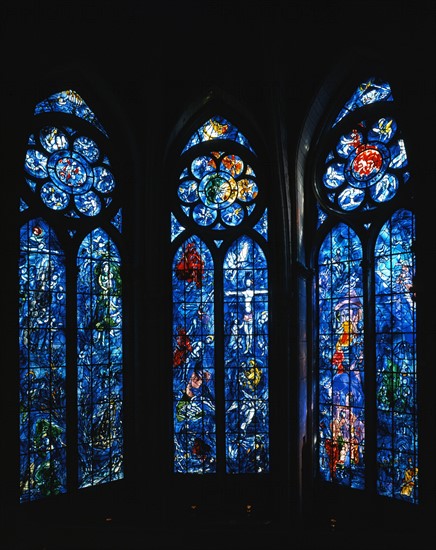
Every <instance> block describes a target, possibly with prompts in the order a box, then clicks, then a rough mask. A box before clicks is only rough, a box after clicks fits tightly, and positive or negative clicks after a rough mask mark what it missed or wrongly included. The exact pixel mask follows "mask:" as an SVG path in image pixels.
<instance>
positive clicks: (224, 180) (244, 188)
mask: <svg viewBox="0 0 436 550" xmlns="http://www.w3.org/2000/svg"><path fill="white" fill-rule="evenodd" d="M257 195H258V187H257V183H256V174H255V173H254V170H253V169H252V168H251V166H250V165H248V164H246V163H245V162H244V161H243V160H242V158H241V157H239V156H238V155H232V154H227V153H223V152H217V151H211V152H210V153H209V154H207V155H202V156H200V157H196V158H195V159H194V160H193V161H192V163H191V166H190V170H186V169H183V170H182V172H181V174H180V182H179V187H178V197H179V199H180V201H181V203H182V204H183V205H184V207H185V212H192V217H193V219H194V221H195V222H196V223H197V224H198V225H200V226H204V227H210V228H212V229H219V230H222V229H224V228H225V227H234V226H237V225H239V224H240V223H241V222H242V221H243V220H244V218H245V217H247V216H249V215H250V214H251V213H252V212H253V209H254V201H255V199H256V198H257Z"/></svg>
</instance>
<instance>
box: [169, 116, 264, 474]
mask: <svg viewBox="0 0 436 550" xmlns="http://www.w3.org/2000/svg"><path fill="white" fill-rule="evenodd" d="M228 140H232V141H234V142H236V143H239V144H240V145H243V146H244V147H246V148H247V153H248V150H249V151H251V152H253V150H252V148H251V146H250V144H249V143H248V141H247V140H246V138H245V137H244V136H243V135H242V134H241V133H240V132H239V130H238V129H237V128H236V127H234V126H233V125H232V124H230V123H229V122H228V121H227V120H225V119H224V118H222V117H218V116H217V117H213V118H211V119H209V120H208V121H207V122H206V123H204V124H203V125H202V126H201V127H200V128H199V129H198V130H197V131H196V132H194V134H193V135H192V137H191V139H190V140H189V142H188V144H187V146H186V147H185V149H184V151H183V152H185V151H187V150H188V149H191V148H195V147H196V146H197V145H199V144H203V147H202V148H201V150H199V151H198V152H199V154H198V155H197V156H194V157H193V160H190V161H189V166H185V167H184V168H182V170H181V172H180V176H179V182H178V188H177V197H178V199H179V207H180V210H179V212H178V213H177V215H175V214H173V213H172V214H171V241H174V240H175V239H176V238H177V237H179V236H180V235H181V234H182V233H183V232H188V231H189V227H190V226H191V225H192V221H193V222H195V223H196V224H197V231H198V232H199V236H196V235H191V236H190V237H187V238H185V241H184V242H183V244H182V245H181V246H180V247H179V248H178V249H177V250H176V252H175V255H174V260H173V275H172V279H173V384H174V386H173V391H174V409H173V411H174V413H173V414H174V448H175V455H174V471H175V472H177V473H214V472H216V471H217V464H216V457H217V447H221V448H222V449H224V448H225V449H226V451H225V453H224V452H223V454H224V456H223V458H225V462H226V472H227V473H265V472H268V470H269V411H268V344H269V342H268V338H269V336H268V268H267V262H266V257H265V253H264V251H263V250H262V249H261V247H260V245H259V244H257V243H255V242H254V241H253V240H252V239H251V238H248V237H247V236H239V238H238V237H236V236H234V237H233V239H234V240H233V244H232V243H230V246H229V243H228V241H226V240H225V239H226V237H227V234H228V232H229V230H231V231H232V232H234V231H235V230H238V229H239V228H240V227H241V226H242V225H243V224H246V225H249V224H250V221H251V220H253V221H252V223H251V228H252V229H254V230H255V231H257V232H258V233H259V234H260V236H261V237H263V240H264V242H265V241H266V240H267V236H268V216H267V209H265V210H264V212H263V214H262V216H261V217H260V218H259V217H257V216H256V213H258V210H256V208H258V206H257V199H258V194H259V192H260V190H259V183H258V181H257V177H256V173H255V170H254V169H253V167H252V166H251V165H249V164H248V163H247V162H246V159H245V157H243V155H242V154H241V153H240V148H238V154H233V153H231V152H230V151H229V149H231V143H228ZM207 142H210V149H209V150H205V149H204V144H206V143H207ZM217 145H218V147H217ZM191 158H192V157H191ZM255 216H256V217H255ZM185 217H186V224H185V223H184V221H183V220H184V218H185ZM254 219H255V220H256V223H255V225H253V223H254ZM187 228H188V229H187ZM211 232H214V233H215V235H214V236H219V237H220V239H218V240H217V239H215V238H213V239H212V241H211V242H212V243H213V244H215V245H216V248H215V247H212V248H209V247H208V246H206V244H205V239H203V238H202V235H203V233H205V234H207V233H209V234H210V233H211ZM218 233H219V235H218ZM233 235H236V234H235V233H233ZM221 237H222V238H221ZM225 242H227V246H229V248H228V249H227V251H223V254H224V259H221V258H222V256H221V253H219V254H217V250H218V248H222V247H223V246H225V245H224V243H225ZM218 258H219V262H218ZM221 262H223V263H222V264H221ZM217 274H218V277H217V278H216V275H217ZM221 275H222V278H221ZM218 281H222V283H219V284H220V288H217V289H216V293H215V285H217V284H218ZM221 284H222V285H223V286H221ZM240 285H243V286H240ZM217 295H218V296H220V295H222V296H224V299H223V300H220V301H219V303H218V305H219V308H220V312H222V313H223V315H224V318H223V323H222V324H221V323H220V326H218V325H217V324H216V323H217V320H216V317H215V314H214V308H215V307H216V305H215V300H216V296H217ZM250 308H252V309H251V310H250ZM215 341H216V342H217V345H218V346H219V348H221V349H224V365H223V364H216V362H215V361H216V358H215ZM215 376H217V377H218V378H219V379H220V380H222V381H223V382H224V388H223V389H224V396H222V395H220V400H219V402H220V403H221V404H222V405H221V406H220V407H219V408H218V410H217V411H215V391H216V388H215ZM223 397H224V398H223ZM218 415H219V416H218ZM217 422H224V425H225V431H224V434H223V437H222V438H220V440H219V441H217V434H216V423H217ZM218 454H219V453H218Z"/></svg>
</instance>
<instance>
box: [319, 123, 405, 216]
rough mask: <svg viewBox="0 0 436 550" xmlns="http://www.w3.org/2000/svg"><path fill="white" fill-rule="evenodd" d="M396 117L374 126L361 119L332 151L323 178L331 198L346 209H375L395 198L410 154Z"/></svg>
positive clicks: (403, 178) (403, 180)
mask: <svg viewBox="0 0 436 550" xmlns="http://www.w3.org/2000/svg"><path fill="white" fill-rule="evenodd" d="M397 134H398V132H397V124H396V122H395V120H394V119H392V118H380V119H378V120H377V121H376V122H375V123H374V124H373V125H372V126H368V124H367V123H366V122H364V121H362V122H360V123H359V124H358V125H356V127H355V128H354V129H353V130H351V131H350V132H349V133H346V134H343V135H342V136H341V137H340V138H339V140H338V144H337V146H336V148H335V150H334V151H330V153H329V154H328V156H327V159H326V164H325V172H324V175H323V178H322V182H323V186H324V188H325V190H326V191H328V194H327V195H326V196H327V197H328V200H329V201H330V202H331V203H332V205H334V206H338V207H339V208H340V209H341V210H342V211H344V212H351V211H354V210H370V209H374V208H375V207H376V206H377V205H378V204H379V203H382V202H387V201H389V200H391V199H393V198H394V197H395V196H396V194H397V191H398V189H399V186H400V185H401V183H402V182H405V181H407V174H406V172H405V171H404V168H405V167H406V166H407V155H406V150H405V146H404V142H403V140H401V139H398V138H397Z"/></svg>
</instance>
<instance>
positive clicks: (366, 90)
mask: <svg viewBox="0 0 436 550" xmlns="http://www.w3.org/2000/svg"><path fill="white" fill-rule="evenodd" d="M379 101H393V97H392V92H391V87H390V86H389V84H388V83H387V82H384V81H382V80H380V79H378V78H374V77H372V78H369V79H368V80H366V81H365V82H362V83H361V84H359V86H358V88H357V90H356V91H355V92H354V94H353V95H352V96H351V98H350V100H349V101H347V103H346V104H345V105H344V108H343V109H342V110H341V112H340V113H339V115H338V117H337V118H336V120H335V122H334V124H333V127H334V126H336V124H338V122H339V121H340V120H342V119H343V118H344V117H345V116H347V115H348V114H350V113H351V112H353V111H355V110H356V109H359V108H360V107H364V106H365V105H369V104H371V103H376V102H379Z"/></svg>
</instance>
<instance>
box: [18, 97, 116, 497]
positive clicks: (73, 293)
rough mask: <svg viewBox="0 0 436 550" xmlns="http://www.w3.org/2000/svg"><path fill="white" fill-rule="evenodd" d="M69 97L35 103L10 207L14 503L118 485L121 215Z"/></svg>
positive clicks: (78, 102)
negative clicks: (16, 216)
mask: <svg viewBox="0 0 436 550" xmlns="http://www.w3.org/2000/svg"><path fill="white" fill-rule="evenodd" d="M107 150H108V136H107V134H106V132H105V130H104V128H103V126H102V125H101V124H100V122H99V121H98V120H97V118H96V116H95V114H94V113H93V112H92V110H91V109H90V108H89V107H88V105H87V104H86V103H85V102H84V101H83V99H82V98H81V97H80V95H79V94H77V93H76V92H75V91H73V90H66V91H62V92H59V93H55V94H53V95H52V96H50V97H48V98H47V99H45V100H44V101H42V102H40V103H38V104H37V105H36V107H35V110H34V127H33V129H32V131H31V133H30V135H29V138H28V144H27V150H26V153H25V159H24V182H23V183H24V185H23V189H22V195H21V201H20V216H21V219H22V224H21V230H20V259H19V271H18V276H19V277H18V278H19V305H20V307H19V328H20V331H19V350H20V422H19V426H20V444H21V445H20V500H21V502H27V501H32V500H36V499H40V498H42V497H46V496H50V495H55V494H60V493H65V492H67V491H68V490H69V489H73V488H76V487H79V488H82V487H86V486H90V485H97V484H99V483H103V482H107V481H112V480H115V479H120V478H121V477H123V431H122V406H123V334H122V315H123V307H122V285H121V251H120V247H121V235H122V223H121V222H122V220H121V205H120V203H119V199H118V197H117V184H116V181H115V177H114V174H113V169H112V167H111V163H110V161H109V158H108V156H107Z"/></svg>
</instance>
